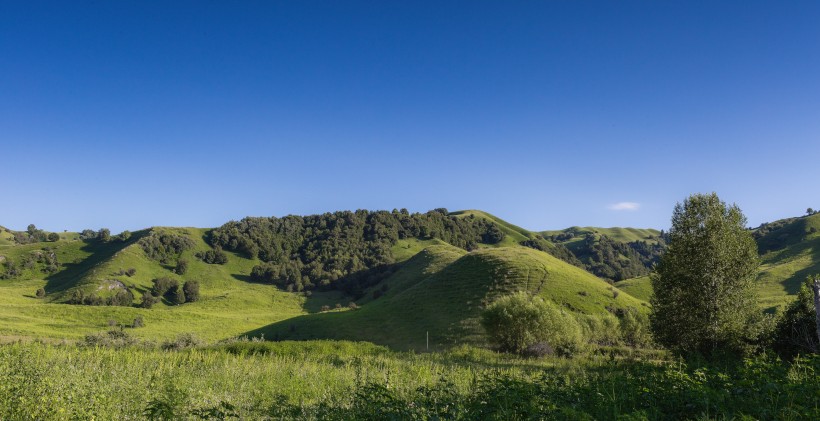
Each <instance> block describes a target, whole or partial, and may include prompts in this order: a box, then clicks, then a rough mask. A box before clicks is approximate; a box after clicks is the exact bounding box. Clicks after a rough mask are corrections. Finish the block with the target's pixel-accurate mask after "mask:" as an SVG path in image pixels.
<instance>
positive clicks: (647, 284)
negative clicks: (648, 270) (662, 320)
mask: <svg viewBox="0 0 820 421" xmlns="http://www.w3.org/2000/svg"><path fill="white" fill-rule="evenodd" d="M615 285H616V286H617V287H618V289H620V290H621V291H624V292H626V293H627V294H629V295H631V296H633V297H635V298H638V299H641V300H644V301H647V302H648V301H649V298H650V297H652V281H651V280H650V279H649V277H648V276H641V277H639V278H632V279H626V280H623V281H621V282H618V283H617V284H615Z"/></svg>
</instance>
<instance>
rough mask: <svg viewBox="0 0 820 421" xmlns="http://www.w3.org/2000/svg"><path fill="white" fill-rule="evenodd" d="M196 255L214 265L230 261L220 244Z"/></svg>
mask: <svg viewBox="0 0 820 421" xmlns="http://www.w3.org/2000/svg"><path fill="white" fill-rule="evenodd" d="M196 257H198V258H199V259H201V260H202V261H203V262H205V263H208V264H212V265H224V264H225V263H228V255H227V254H225V252H224V251H222V247H220V246H215V247H214V248H213V250H208V251H206V252H204V253H202V252H199V253H197V254H196Z"/></svg>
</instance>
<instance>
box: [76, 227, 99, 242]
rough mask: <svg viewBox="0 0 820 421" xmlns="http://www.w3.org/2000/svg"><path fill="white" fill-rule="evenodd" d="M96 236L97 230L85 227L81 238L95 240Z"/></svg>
mask: <svg viewBox="0 0 820 421" xmlns="http://www.w3.org/2000/svg"><path fill="white" fill-rule="evenodd" d="M95 238H97V231H94V230H92V229H84V230H83V231H82V232H81V233H80V240H93V239H95Z"/></svg>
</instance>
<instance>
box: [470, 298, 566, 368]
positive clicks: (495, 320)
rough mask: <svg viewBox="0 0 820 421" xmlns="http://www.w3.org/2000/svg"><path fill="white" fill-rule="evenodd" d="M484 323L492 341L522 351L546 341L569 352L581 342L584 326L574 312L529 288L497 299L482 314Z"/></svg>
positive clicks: (505, 347) (564, 353) (502, 348)
mask: <svg viewBox="0 0 820 421" xmlns="http://www.w3.org/2000/svg"><path fill="white" fill-rule="evenodd" d="M481 325H482V326H483V327H484V329H485V330H486V332H487V335H488V337H489V340H490V342H491V343H493V344H494V345H496V346H497V347H498V348H499V350H501V351H505V352H515V353H519V354H523V353H524V352H525V351H526V349H527V348H528V347H530V346H531V345H534V344H537V343H545V344H548V345H550V346H551V347H552V348H553V349H555V351H556V352H557V353H558V354H560V355H566V356H569V355H572V354H574V353H575V352H577V351H578V350H580V348H581V346H582V335H581V328H580V325H579V324H578V322H577V321H576V320H575V319H574V318H573V317H572V315H570V314H569V313H567V312H565V311H563V310H562V309H560V308H558V307H557V306H556V305H555V304H552V303H550V302H547V301H544V300H543V299H541V298H540V297H537V296H530V295H529V294H527V293H526V292H518V293H515V294H512V295H508V296H504V297H501V298H499V299H498V300H496V301H495V302H494V303H492V304H491V305H490V306H489V307H487V309H486V310H484V312H483V313H482V314H481Z"/></svg>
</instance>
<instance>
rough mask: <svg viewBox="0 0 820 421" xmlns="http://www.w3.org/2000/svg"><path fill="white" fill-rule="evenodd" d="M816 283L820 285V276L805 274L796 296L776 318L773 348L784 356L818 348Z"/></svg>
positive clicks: (817, 350) (819, 346) (809, 351)
mask: <svg viewBox="0 0 820 421" xmlns="http://www.w3.org/2000/svg"><path fill="white" fill-rule="evenodd" d="M816 286H818V287H820V277H817V278H816V277H811V276H809V277H808V278H806V281H805V282H804V283H803V285H802V286H801V288H800V291H799V292H798V293H797V298H796V299H795V300H794V301H792V302H791V304H789V306H788V307H787V308H786V311H785V312H783V314H782V315H781V316H780V319H779V320H778V322H777V328H776V330H775V337H774V349H775V351H777V353H778V354H780V356H782V357H784V358H792V357H794V356H796V355H798V354H805V353H818V352H820V331H818V330H820V320H818V318H820V313H818V311H820V310H818V309H819V308H820V306H818V305H817V300H819V299H820V298H819V297H818V295H817V292H816V291H817V287H816Z"/></svg>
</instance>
